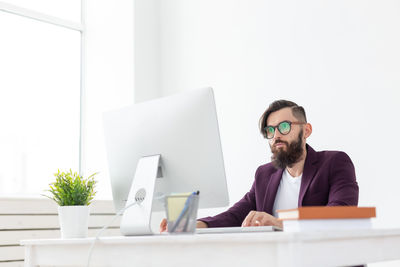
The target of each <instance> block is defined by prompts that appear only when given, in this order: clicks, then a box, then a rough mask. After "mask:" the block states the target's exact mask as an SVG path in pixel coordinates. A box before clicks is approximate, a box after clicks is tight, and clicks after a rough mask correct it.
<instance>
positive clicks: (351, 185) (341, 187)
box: [327, 152, 358, 206]
mask: <svg viewBox="0 0 400 267" xmlns="http://www.w3.org/2000/svg"><path fill="white" fill-rule="evenodd" d="M330 174H331V175H330V179H329V183H330V190H329V199H328V204H327V206H357V204H358V184H357V181H356V174H355V170H354V165H353V162H352V161H351V159H350V157H349V156H348V155H347V154H346V153H344V152H339V153H337V154H336V155H335V156H334V158H333V159H332V164H331V166H330Z"/></svg>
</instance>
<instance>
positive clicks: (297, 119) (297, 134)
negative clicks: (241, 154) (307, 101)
mask: <svg viewBox="0 0 400 267" xmlns="http://www.w3.org/2000/svg"><path fill="white" fill-rule="evenodd" d="M260 131H261V134H262V135H263V136H264V137H265V138H267V139H268V142H269V146H270V148H271V152H272V158H271V160H272V161H271V162H270V163H268V164H265V165H261V166H260V167H258V169H257V171H256V174H255V181H254V183H253V186H252V187H251V189H250V191H249V192H248V193H247V194H246V195H245V196H244V197H243V198H242V199H241V200H240V201H239V202H237V203H236V204H235V205H234V206H232V207H231V208H230V209H228V210H227V211H225V212H223V213H220V214H218V215H216V216H213V217H206V218H201V219H199V220H198V221H197V227H198V228H204V227H230V226H243V227H246V226H264V225H275V226H279V227H282V222H281V221H279V220H278V219H277V217H276V216H277V214H276V210H279V209H292V208H297V207H300V206H325V205H326V206H341V205H343V206H346V205H352V206H353V205H354V206H356V205H357V204H358V185H357V182H356V176H355V171H354V166H353V163H352V162H351V159H350V158H349V156H347V154H346V153H344V152H340V151H321V152H316V151H315V150H314V149H312V148H311V146H309V145H307V144H306V140H307V138H308V137H309V136H310V135H311V133H312V126H311V124H309V123H307V118H306V114H305V111H304V109H303V107H301V106H298V105H297V104H296V103H294V102H291V101H287V100H279V101H275V102H273V103H272V104H271V105H270V106H269V107H268V109H267V110H266V111H265V112H264V114H263V115H262V117H261V119H260ZM165 230H166V220H165V219H164V220H163V221H162V222H161V225H160V231H165Z"/></svg>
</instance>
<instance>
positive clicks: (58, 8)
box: [3, 0, 81, 23]
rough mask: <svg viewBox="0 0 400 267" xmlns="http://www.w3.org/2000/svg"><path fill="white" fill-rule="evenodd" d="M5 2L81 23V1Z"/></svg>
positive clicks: (11, 0)
mask: <svg viewBox="0 0 400 267" xmlns="http://www.w3.org/2000/svg"><path fill="white" fill-rule="evenodd" d="M3 2H7V3H9V4H12V5H16V6H19V7H23V8H28V9H32V10H35V11H38V12H42V13H45V14H47V15H51V16H55V17H60V18H63V19H67V20H72V21H74V22H78V23H79V22H81V0H5V1H3Z"/></svg>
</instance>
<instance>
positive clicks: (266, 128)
mask: <svg viewBox="0 0 400 267" xmlns="http://www.w3.org/2000/svg"><path fill="white" fill-rule="evenodd" d="M282 123H288V124H289V131H288V132H287V133H283V132H282V131H281V129H280V128H279V126H281V125H282ZM292 124H293V125H302V124H306V123H305V122H299V121H281V122H280V123H278V125H276V126H272V125H268V126H266V127H264V131H265V137H266V138H267V139H272V138H274V136H275V131H276V129H278V131H279V132H280V133H281V134H282V135H287V134H289V133H290V131H291V130H292ZM268 128H272V129H274V132H273V135H272V136H271V137H268Z"/></svg>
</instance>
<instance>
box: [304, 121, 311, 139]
mask: <svg viewBox="0 0 400 267" xmlns="http://www.w3.org/2000/svg"><path fill="white" fill-rule="evenodd" d="M311 133H312V125H311V124H310V123H306V126H305V131H304V137H305V138H308V137H309V136H310V135H311Z"/></svg>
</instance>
